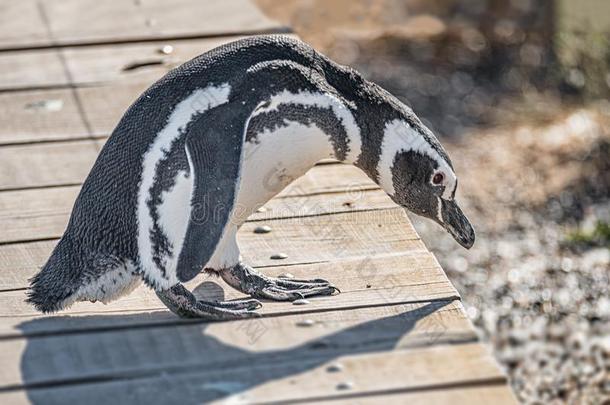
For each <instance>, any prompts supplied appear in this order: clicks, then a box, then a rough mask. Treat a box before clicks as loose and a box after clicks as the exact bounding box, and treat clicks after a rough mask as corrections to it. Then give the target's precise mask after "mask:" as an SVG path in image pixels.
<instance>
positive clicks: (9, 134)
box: [0, 2, 89, 145]
mask: <svg viewBox="0 0 610 405" xmlns="http://www.w3.org/2000/svg"><path fill="white" fill-rule="evenodd" d="M16 3H18V2H16ZM0 122H2V125H1V126H0V145H3V144H11V143H24V142H37V141H50V140H63V139H70V138H83V137H87V136H89V133H88V132H87V128H86V126H85V124H84V122H83V120H82V118H81V116H80V112H79V109H78V107H77V104H76V102H75V100H74V94H73V92H72V90H69V89H57V90H45V91H41V90H35V91H24V92H17V93H13V92H11V93H0Z"/></svg>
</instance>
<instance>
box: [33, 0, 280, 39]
mask: <svg viewBox="0 0 610 405" xmlns="http://www.w3.org/2000/svg"><path fill="white" fill-rule="evenodd" d="M43 4H44V9H45V13H46V15H47V18H48V21H49V29H50V32H51V34H52V36H53V39H54V43H55V44H56V45H72V44H94V43H105V42H125V41H143V40H144V41H145V40H151V39H164V38H176V37H196V36H212V35H213V36H220V35H227V34H237V33H242V32H247V33H256V32H269V31H280V30H281V31H285V30H286V28H284V27H283V26H282V25H281V24H279V23H277V22H275V21H273V20H271V19H269V18H268V17H266V16H265V15H264V14H263V13H261V11H260V10H259V9H258V8H257V7H256V6H255V5H254V4H252V2H251V1H249V0H231V1H230V2H227V1H223V0H206V1H197V0H175V1H172V2H167V1H163V0H141V1H129V2H127V1H125V2H100V1H95V0H46V1H45V2H44V3H43Z"/></svg>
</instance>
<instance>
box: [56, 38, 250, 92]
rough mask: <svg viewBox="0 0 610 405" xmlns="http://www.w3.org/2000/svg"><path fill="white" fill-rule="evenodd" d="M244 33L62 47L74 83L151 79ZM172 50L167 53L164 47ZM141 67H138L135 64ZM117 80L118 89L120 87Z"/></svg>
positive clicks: (133, 81) (142, 81)
mask: <svg viewBox="0 0 610 405" xmlns="http://www.w3.org/2000/svg"><path fill="white" fill-rule="evenodd" d="M238 38H241V37H217V38H209V39H195V40H176V41H171V40H170V41H162V42H152V43H130V44H113V45H99V46H88V47H76V48H65V49H62V50H61V52H62V53H63V55H64V57H65V59H66V64H67V66H68V69H69V70H70V74H71V76H72V80H73V83H75V84H78V85H82V84H88V83H117V82H120V83H135V82H139V83H148V84H149V85H150V84H152V83H153V82H155V81H156V80H157V79H159V78H161V77H162V76H163V75H165V74H166V73H167V72H168V71H169V70H170V69H173V68H174V67H177V66H179V65H181V64H182V63H184V62H186V61H187V60H189V59H192V58H194V57H195V56H198V55H201V54H202V53H204V52H207V51H209V50H210V49H212V48H216V47H218V46H220V45H222V44H224V43H226V42H230V41H235V40H237V39H238ZM165 46H171V47H172V52H171V53H170V54H164V53H163V52H162V49H163V47H165ZM140 65H142V67H139V68H137V67H136V66H140ZM119 86H120V84H118V83H117V86H116V88H115V91H116V89H117V88H119Z"/></svg>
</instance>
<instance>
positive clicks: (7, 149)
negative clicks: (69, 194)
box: [0, 140, 102, 190]
mask: <svg viewBox="0 0 610 405" xmlns="http://www.w3.org/2000/svg"><path fill="white" fill-rule="evenodd" d="M101 145H102V142H100V141H89V140H87V141H70V142H54V143H44V144H34V145H18V146H4V147H2V148H0V162H2V171H0V190H10V189H16V188H17V189H19V188H28V187H42V186H56V185H67V184H78V183H80V182H82V181H83V180H84V178H85V177H86V176H87V173H88V172H89V170H90V168H91V166H93V162H94V161H95V158H96V157H97V154H98V151H99V149H100V148H101Z"/></svg>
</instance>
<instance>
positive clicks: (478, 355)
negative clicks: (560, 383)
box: [3, 322, 504, 403]
mask: <svg viewBox="0 0 610 405" xmlns="http://www.w3.org/2000/svg"><path fill="white" fill-rule="evenodd" d="M370 324H374V322H370ZM341 336H342V335H341V332H339V333H337V334H336V335H334V337H333V342H337V345H338V348H337V349H334V350H333V349H330V350H326V349H318V350H308V349H302V347H300V346H296V347H295V348H294V349H292V350H288V351H287V352H286V355H287V357H286V358H285V359H284V358H281V357H280V358H276V357H270V355H271V354H273V353H268V354H263V355H261V356H258V357H257V355H256V354H254V355H252V356H253V357H254V359H255V360H256V361H248V362H247V363H245V362H240V363H239V364H237V365H236V366H235V367H225V366H220V365H214V366H212V367H208V368H205V367H200V366H198V365H193V366H192V367H191V368H190V369H189V370H188V371H184V372H180V370H165V371H164V372H163V375H158V374H157V375H144V376H138V377H140V378H137V379H135V378H134V379H131V380H126V381H125V380H120V381H107V382H100V383H97V384H82V385H80V384H79V385H77V386H70V387H57V388H48V389H41V390H29V391H28V393H27V394H29V395H30V399H31V400H33V401H36V399H43V398H44V400H45V403H56V402H57V401H62V400H63V401H64V403H65V402H68V401H69V402H75V403H80V402H85V401H86V400H87V399H88V398H104V400H106V401H108V403H111V402H117V401H120V400H121V399H125V398H129V399H130V401H131V402H137V403H147V402H151V401H152V402H160V403H162V402H170V401H172V400H176V398H180V401H181V402H186V403H202V402H208V401H212V400H218V401H220V400H223V401H226V402H225V403H269V402H272V401H274V402H275V401H277V402H279V401H283V402H282V403H290V402H291V401H296V400H300V401H307V400H309V401H312V402H314V401H316V400H318V399H321V398H333V397H335V398H341V397H342V396H347V395H351V396H357V395H358V394H366V393H368V392H371V391H373V392H375V391H377V392H379V391H382V392H383V391H398V390H403V391H407V390H411V391H415V390H418V389H419V390H426V389H428V390H429V389H433V387H435V386H447V385H459V384H460V383H464V384H472V383H473V382H477V381H480V382H491V383H493V382H496V383H500V382H502V381H503V380H504V376H503V375H502V374H501V373H500V372H499V370H498V367H497V366H496V365H495V363H494V361H493V359H492V358H491V355H490V354H489V352H488V351H487V350H486V349H485V348H483V347H482V346H481V345H479V344H463V345H441V346H436V347H428V348H418V349H412V350H409V349H406V350H395V351H391V352H387V351H382V352H374V351H370V352H364V353H358V354H354V352H355V351H356V350H353V351H352V350H351V349H348V348H347V347H349V346H348V345H343V343H342V342H340V341H339V340H335V339H336V337H341ZM364 336H365V334H363V335H362V337H363V338H364V339H365V340H366V338H365V337H364ZM202 340H203V339H202ZM129 343H130V345H129V346H127V347H134V349H135V346H136V342H129ZM388 343H393V342H388ZM218 345H219V346H220V347H221V348H222V347H223V343H221V342H218ZM382 347H383V346H382ZM390 348H391V346H390V347H388V349H390ZM301 350H302V351H303V352H304V353H305V355H303V356H301V355H300V353H299V351H301ZM365 350H366V349H365ZM93 351H94V352H96V351H97V350H93ZM196 351H197V350H196V348H195V352H196ZM121 352H123V351H121ZM295 352H297V353H298V354H299V355H298V356H295ZM101 354H102V353H100V356H99V360H105V361H106V362H107V363H108V362H110V361H114V360H108V359H107V358H103V357H102V355H101ZM104 354H105V353H104ZM141 356H142V357H152V358H153V359H154V356H150V353H142V354H141ZM448 359H451V361H448ZM335 362H340V363H341V364H342V365H343V371H341V372H337V373H330V372H328V371H327V368H328V366H329V365H331V364H333V363H335ZM240 365H241V367H239V366H240ZM405 365H408V371H406V370H405ZM373 370H374V372H373ZM58 371H59V370H58ZM346 381H349V382H351V383H352V385H353V387H352V389H351V390H339V389H337V386H338V385H339V384H341V383H344V382H346ZM3 395H4V398H3V399H5V400H9V399H20V398H21V399H24V397H25V395H26V393H25V392H23V391H21V392H20V395H18V393H7V394H3ZM11 395H12V396H11ZM38 395H39V396H38ZM57 403H59V402H57Z"/></svg>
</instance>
